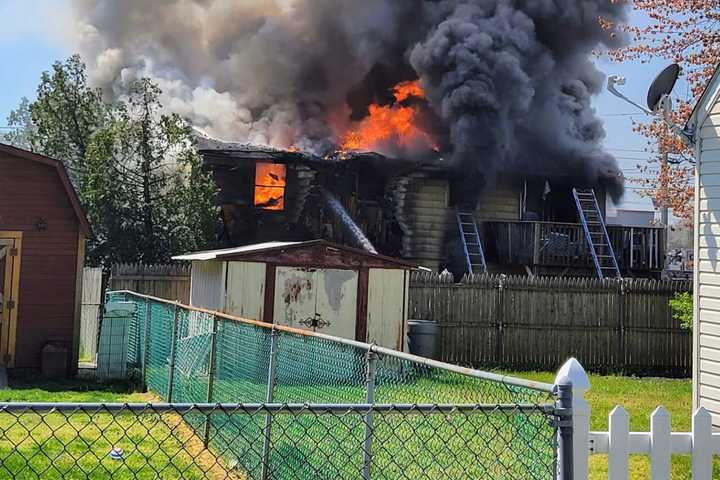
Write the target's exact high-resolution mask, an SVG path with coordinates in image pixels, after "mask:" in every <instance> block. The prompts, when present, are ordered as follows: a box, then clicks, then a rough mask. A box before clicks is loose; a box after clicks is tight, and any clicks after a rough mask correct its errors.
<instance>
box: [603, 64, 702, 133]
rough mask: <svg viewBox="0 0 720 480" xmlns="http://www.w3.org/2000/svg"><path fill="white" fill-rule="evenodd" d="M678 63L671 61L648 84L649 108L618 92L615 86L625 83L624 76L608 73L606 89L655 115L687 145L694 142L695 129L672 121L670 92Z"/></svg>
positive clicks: (674, 81) (677, 73)
mask: <svg viewBox="0 0 720 480" xmlns="http://www.w3.org/2000/svg"><path fill="white" fill-rule="evenodd" d="M680 71H681V70H680V65H677V64H675V63H673V64H672V65H670V66H668V67H666V68H665V70H663V71H662V72H660V75H658V76H657V77H656V78H655V81H654V82H653V83H652V85H651V86H650V90H649V91H648V97H647V105H648V107H649V108H650V109H649V110H648V109H647V108H645V107H643V106H642V105H640V104H639V103H635V102H633V101H632V100H631V99H629V98H628V97H626V96H625V95H623V94H622V92H620V91H619V90H618V89H617V87H618V86H622V85H625V78H624V77H621V76H620V75H610V76H608V80H607V89H608V91H609V92H610V93H612V94H613V95H615V96H616V97H618V98H621V99H623V100H625V101H626V102H628V103H629V104H630V105H632V106H634V107H636V108H638V109H639V110H641V111H642V112H643V113H645V114H647V115H650V116H652V117H655V118H656V119H658V120H660V121H662V122H663V123H665V125H667V126H668V127H669V128H670V130H672V131H673V132H674V133H675V134H677V135H679V136H680V138H682V139H683V141H684V142H685V143H686V144H688V145H694V144H695V140H696V139H695V129H694V128H693V127H692V126H690V125H687V126H686V127H685V128H682V127H680V126H678V125H676V124H675V123H673V121H672V116H671V110H672V100H671V99H670V93H671V92H672V90H673V88H675V83H677V79H678V77H679V76H680Z"/></svg>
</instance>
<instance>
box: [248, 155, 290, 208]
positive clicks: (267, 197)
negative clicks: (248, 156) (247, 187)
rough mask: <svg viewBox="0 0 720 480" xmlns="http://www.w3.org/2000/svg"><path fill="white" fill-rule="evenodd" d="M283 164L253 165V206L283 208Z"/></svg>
mask: <svg viewBox="0 0 720 480" xmlns="http://www.w3.org/2000/svg"><path fill="white" fill-rule="evenodd" d="M285 184H286V168H285V165H282V164H278V163H258V164H257V165H255V206H256V207H259V208H262V209H264V210H285Z"/></svg>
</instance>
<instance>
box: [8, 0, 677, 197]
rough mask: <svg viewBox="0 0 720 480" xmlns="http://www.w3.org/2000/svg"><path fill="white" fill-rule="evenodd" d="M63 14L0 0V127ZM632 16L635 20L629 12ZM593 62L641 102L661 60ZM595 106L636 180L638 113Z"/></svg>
mask: <svg viewBox="0 0 720 480" xmlns="http://www.w3.org/2000/svg"><path fill="white" fill-rule="evenodd" d="M42 9H44V11H46V12H47V11H49V12H51V13H52V14H53V15H47V16H42V18H41V17H40V16H38V15H37V14H36V12H37V11H42ZM66 11H67V4H66V2H65V0H0V18H3V20H4V22H3V29H2V30H0V41H1V42H2V45H3V48H2V49H0V65H2V66H3V67H2V69H0V85H2V88H0V128H1V127H5V126H6V125H7V122H6V121H5V119H6V118H7V115H8V114H9V112H10V111H11V110H12V109H13V108H15V107H16V106H17V104H18V102H19V101H20V98H21V97H23V96H27V97H29V98H32V97H33V95H34V92H35V88H36V86H37V83H38V79H39V78H40V74H41V73H42V72H43V71H44V70H47V69H48V68H50V65H51V64H52V62H53V61H55V60H58V59H61V58H64V57H67V56H68V55H70V54H72V53H73V52H72V49H71V47H70V44H69V42H65V41H62V38H61V35H59V34H57V32H55V33H53V16H54V15H62V14H64V13H66ZM633 17H634V18H635V19H636V20H637V19H639V18H641V17H639V16H638V15H635V14H634V15H633ZM28 19H30V20H29V21H28ZM597 63H598V67H599V68H600V70H602V71H603V72H605V73H606V74H613V73H615V74H620V75H623V76H625V77H627V84H626V85H625V87H623V89H622V90H623V92H624V93H625V94H626V95H628V96H630V97H631V98H633V99H635V100H636V101H638V102H639V103H641V104H644V103H645V95H646V89H647V87H648V86H649V85H650V83H651V82H652V80H653V78H654V76H655V75H656V74H657V73H658V72H659V71H660V70H661V69H662V68H663V67H664V66H665V64H666V63H667V62H665V61H656V62H653V63H650V64H640V63H635V64H633V63H624V64H617V63H612V62H609V61H607V60H603V59H600V60H598V61H597ZM686 93H687V86H686V85H685V84H684V83H682V82H681V83H680V84H679V85H678V87H677V89H676V91H675V94H676V95H678V96H683V97H684V96H685V95H686ZM595 107H596V109H597V111H598V114H599V115H600V117H601V118H602V119H603V121H604V122H605V128H606V130H607V138H606V140H605V146H606V148H607V149H608V150H609V151H610V153H612V154H613V155H615V156H616V157H617V158H618V162H619V163H620V165H621V168H622V169H623V171H624V173H625V175H626V176H628V177H638V176H640V174H639V172H638V171H637V165H638V164H644V163H645V160H644V159H646V158H648V156H649V155H651V154H649V153H647V152H644V150H645V149H646V148H648V145H647V139H646V138H645V137H642V136H640V135H637V134H635V133H633V131H632V120H633V119H635V120H637V121H641V120H643V118H644V117H643V115H642V114H640V113H638V112H637V111H635V110H634V109H633V107H631V106H630V105H628V104H626V103H624V102H623V101H622V100H620V99H618V98H616V97H614V96H612V95H611V94H609V93H608V92H603V93H602V94H601V95H599V96H598V97H597V98H596V100H595ZM629 187H630V188H629V189H628V192H627V194H626V196H625V199H624V201H623V204H622V205H621V206H622V207H624V208H633V209H643V210H651V209H652V205H651V203H650V201H649V200H647V199H645V198H642V197H640V196H639V195H638V191H637V190H633V189H634V188H638V186H637V185H633V184H629Z"/></svg>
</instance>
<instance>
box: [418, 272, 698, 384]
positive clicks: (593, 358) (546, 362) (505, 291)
mask: <svg viewBox="0 0 720 480" xmlns="http://www.w3.org/2000/svg"><path fill="white" fill-rule="evenodd" d="M691 287H692V284H691V282H687V281H681V282H673V281H655V280H647V279H626V280H622V281H619V280H597V279H591V278H562V277H555V278H539V277H536V278H529V277H520V276H517V277H508V276H503V275H470V276H466V277H465V278H464V279H463V281H462V282H460V283H454V282H453V280H452V276H450V275H437V274H434V273H428V272H416V273H413V276H412V279H411V284H410V306H409V308H410V310H409V318H411V319H419V320H434V321H437V322H438V323H439V324H440V331H441V341H440V342H441V359H442V360H443V361H446V362H450V363H456V364H461V365H472V366H475V367H480V366H484V367H488V366H497V367H502V368H509V369H513V368H515V369H543V370H548V369H549V370H554V369H555V368H557V366H558V365H561V364H562V363H563V362H564V361H565V360H566V359H567V358H568V357H576V358H578V360H580V362H582V364H583V365H584V366H585V367H586V368H588V369H589V370H593V371H599V372H609V371H619V372H625V373H637V374H653V375H670V376H689V375H691V372H692V363H691V362H692V335H691V333H690V332H689V331H686V330H684V329H682V327H681V326H680V322H678V321H677V320H675V319H674V318H673V316H672V311H671V308H670V305H669V300H670V298H672V297H673V295H674V294H675V293H677V292H683V291H690V290H691Z"/></svg>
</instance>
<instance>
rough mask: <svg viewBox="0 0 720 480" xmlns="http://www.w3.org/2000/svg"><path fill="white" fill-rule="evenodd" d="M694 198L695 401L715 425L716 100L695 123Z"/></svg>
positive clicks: (718, 399) (718, 387)
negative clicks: (710, 414) (696, 137)
mask: <svg viewBox="0 0 720 480" xmlns="http://www.w3.org/2000/svg"><path fill="white" fill-rule="evenodd" d="M698 132H699V140H698V143H697V146H696V157H697V163H696V168H697V175H696V199H695V207H696V212H695V259H696V271H695V293H694V295H695V318H696V322H695V325H696V328H695V332H694V335H695V347H694V351H695V375H694V376H695V382H694V397H695V399H694V400H695V405H696V406H702V407H705V408H706V409H708V410H709V411H710V412H711V413H712V414H713V423H714V424H715V425H716V426H720V222H719V221H718V220H720V142H719V141H718V139H719V138H720V103H718V102H715V104H714V105H712V106H711V107H710V108H709V115H707V117H705V120H704V121H703V123H702V125H700V126H699V129H698Z"/></svg>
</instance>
